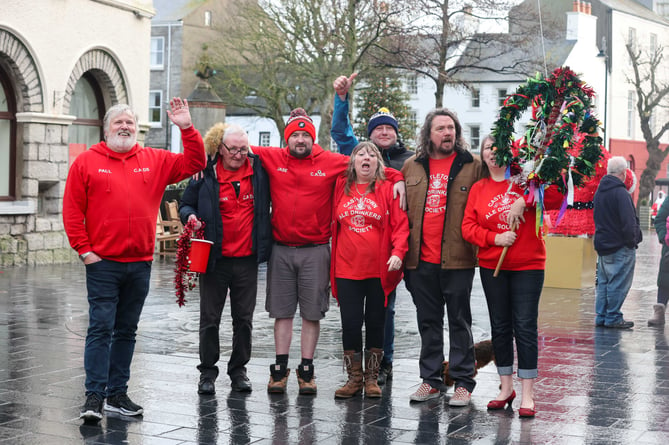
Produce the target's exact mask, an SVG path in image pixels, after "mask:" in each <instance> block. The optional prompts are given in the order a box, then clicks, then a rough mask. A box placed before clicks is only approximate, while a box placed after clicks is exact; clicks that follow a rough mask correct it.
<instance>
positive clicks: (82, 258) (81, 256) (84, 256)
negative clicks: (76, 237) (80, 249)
mask: <svg viewBox="0 0 669 445" xmlns="http://www.w3.org/2000/svg"><path fill="white" fill-rule="evenodd" d="M91 253H93V252H84V253H82V254H81V255H79V259H80V260H81V261H84V260H85V259H86V257H87V256H88V255H90V254H91Z"/></svg>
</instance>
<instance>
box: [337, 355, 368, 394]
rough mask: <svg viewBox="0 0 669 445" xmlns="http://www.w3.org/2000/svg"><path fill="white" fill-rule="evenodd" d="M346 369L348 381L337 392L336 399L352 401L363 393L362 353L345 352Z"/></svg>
mask: <svg viewBox="0 0 669 445" xmlns="http://www.w3.org/2000/svg"><path fill="white" fill-rule="evenodd" d="M344 367H345V368H346V372H347V373H348V381H347V382H346V384H345V385H344V386H342V387H341V388H339V389H338V390H336V391H335V399H350V398H351V397H353V396H354V395H356V394H358V393H359V392H361V391H362V353H361V352H355V351H344Z"/></svg>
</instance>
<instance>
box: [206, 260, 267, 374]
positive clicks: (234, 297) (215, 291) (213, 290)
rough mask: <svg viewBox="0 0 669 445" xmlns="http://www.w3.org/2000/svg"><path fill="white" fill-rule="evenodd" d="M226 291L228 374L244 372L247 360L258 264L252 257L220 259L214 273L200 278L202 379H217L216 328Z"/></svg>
mask: <svg viewBox="0 0 669 445" xmlns="http://www.w3.org/2000/svg"><path fill="white" fill-rule="evenodd" d="M228 289H229V290H230V314H231V316H232V353H231V354H230V361H229V362H228V375H229V376H230V377H231V378H232V377H235V376H238V375H241V374H245V373H246V364H247V363H248V362H249V359H250V358H251V331H252V330H253V311H254V310H255V307H256V296H257V294H258V263H257V262H256V258H255V256H248V257H242V258H221V259H218V260H217V261H216V267H215V270H214V272H213V273H212V272H210V273H206V274H201V275H200V365H199V366H198V367H197V369H199V370H200V373H201V375H202V377H208V378H213V379H215V378H216V377H217V376H218V367H217V366H216V363H217V362H218V359H219V357H220V344H219V327H220V325H221V313H222V312H223V307H224V306H225V299H226V297H227V294H228Z"/></svg>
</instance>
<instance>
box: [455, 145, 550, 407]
mask: <svg viewBox="0 0 669 445" xmlns="http://www.w3.org/2000/svg"><path fill="white" fill-rule="evenodd" d="M493 142H494V140H493V139H492V137H490V136H488V137H486V138H485V139H484V140H483V143H482V144H481V158H482V160H483V167H484V168H483V179H481V180H479V181H478V182H476V183H475V184H474V185H473V186H472V189H471V191H470V192H469V198H468V201H467V207H466V208H465V216H464V219H463V221H462V236H463V238H464V239H465V240H467V241H468V242H470V243H472V244H474V245H476V246H478V248H479V249H478V261H479V272H480V275H481V283H482V284H483V290H484V292H485V296H486V300H487V302H488V313H489V314H490V324H491V329H492V344H493V351H494V353H495V362H496V364H497V372H498V374H499V376H500V380H501V387H500V388H501V390H500V393H499V395H498V396H497V398H496V399H495V400H492V401H490V403H488V409H491V410H493V409H503V408H504V407H506V405H507V404H509V405H511V403H512V402H513V399H514V398H515V397H516V392H515V391H514V389H513V341H514V338H515V340H516V350H517V353H518V377H519V378H520V379H521V381H522V397H521V403H520V409H519V410H518V414H519V415H520V416H521V417H534V415H535V413H536V411H535V407H534V381H535V380H536V378H537V374H538V371H537V359H538V341H537V318H538V313H539V297H540V296H541V289H542V287H543V283H544V269H545V262H546V247H545V244H544V240H543V237H542V236H541V232H539V235H537V230H536V208H535V206H534V204H533V203H532V204H528V203H527V201H526V197H527V196H526V195H525V193H524V190H523V188H521V187H520V186H519V185H518V184H516V183H515V182H512V181H509V180H507V179H505V171H506V167H503V166H502V167H500V166H498V165H497V164H496V163H495V154H494V152H493V149H492V144H493ZM561 201H562V195H561V194H560V193H559V192H558V191H557V187H555V186H551V187H549V188H547V189H546V190H545V193H544V205H545V206H546V207H548V208H552V207H557V206H559V205H560V203H561ZM514 228H517V230H513V229H514ZM505 247H508V248H509V249H508V251H507V253H506V256H505V258H504V261H503V263H502V266H501V268H500V272H499V276H497V277H495V276H494V272H495V268H496V267H497V262H498V261H499V258H500V255H501V254H502V250H503V249H504V248H505Z"/></svg>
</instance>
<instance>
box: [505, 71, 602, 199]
mask: <svg viewBox="0 0 669 445" xmlns="http://www.w3.org/2000/svg"><path fill="white" fill-rule="evenodd" d="M593 97H594V91H593V89H592V88H591V87H589V86H587V85H586V84H585V83H584V82H583V81H581V80H580V79H579V78H578V76H576V74H574V72H573V71H572V70H571V69H570V68H568V67H561V68H557V69H556V70H555V71H553V73H551V75H550V76H549V77H548V78H544V77H543V76H542V75H541V74H540V73H538V74H537V75H536V76H535V77H534V78H531V79H529V80H528V81H527V82H526V83H525V84H523V85H520V86H519V87H518V88H517V89H516V92H515V93H514V94H511V95H510V96H509V97H507V98H506V100H505V101H504V104H503V106H502V108H501V109H500V113H499V117H498V119H497V121H496V122H495V124H494V127H493V131H492V136H493V138H494V139H495V142H494V148H493V150H494V151H495V162H496V163H497V165H500V166H502V165H504V166H507V176H508V177H510V178H514V179H515V180H516V182H518V183H519V184H521V185H522V186H524V187H526V188H528V189H535V190H542V189H543V187H540V186H543V185H544V184H556V185H558V187H559V188H560V190H561V191H562V192H571V193H573V187H578V186H580V185H581V184H583V183H584V182H585V181H586V180H587V178H588V177H590V176H592V175H593V174H594V173H595V164H596V163H597V161H598V160H599V159H600V158H601V157H602V150H601V145H602V138H601V137H600V136H599V134H598V129H599V126H600V122H599V121H598V119H597V117H596V116H595V115H594V113H593V112H592V110H591V107H592V98H593ZM530 107H532V109H533V122H532V123H531V124H530V125H528V129H527V131H526V133H525V135H524V137H523V138H522V139H521V140H519V141H514V136H513V135H514V123H515V122H516V120H518V118H519V117H520V116H521V115H522V114H523V112H525V110H527V109H528V108H530ZM575 133H582V134H583V135H584V136H583V140H582V143H581V144H579V145H581V147H580V150H572V148H573V147H574V134H575ZM512 145H513V149H512ZM570 153H571V154H570Z"/></svg>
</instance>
